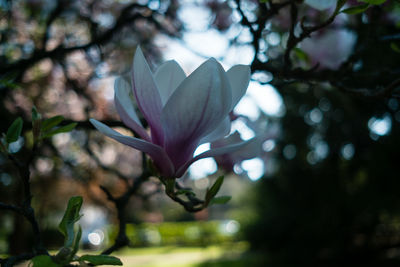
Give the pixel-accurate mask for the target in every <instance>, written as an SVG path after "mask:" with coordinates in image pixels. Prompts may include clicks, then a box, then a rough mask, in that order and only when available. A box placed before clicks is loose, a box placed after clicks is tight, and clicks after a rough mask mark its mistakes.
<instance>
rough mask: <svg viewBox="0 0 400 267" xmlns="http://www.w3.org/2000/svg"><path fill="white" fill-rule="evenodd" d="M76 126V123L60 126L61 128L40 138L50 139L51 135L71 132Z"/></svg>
mask: <svg viewBox="0 0 400 267" xmlns="http://www.w3.org/2000/svg"><path fill="white" fill-rule="evenodd" d="M76 125H78V123H76V122H73V123H70V124H67V125H65V126H61V127H59V128H56V129H54V130H53V131H50V132H47V133H45V134H44V135H43V136H42V138H48V137H52V136H53V135H56V134H59V133H67V132H70V131H72V130H73V129H74V128H75V127H76Z"/></svg>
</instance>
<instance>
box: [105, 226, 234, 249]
mask: <svg viewBox="0 0 400 267" xmlns="http://www.w3.org/2000/svg"><path fill="white" fill-rule="evenodd" d="M227 222H228V221H193V222H164V223H142V224H137V225H136V224H128V225H127V227H126V229H127V236H128V238H129V239H130V241H131V244H132V246H134V247H144V246H171V245H172V246H209V245H212V244H223V243H232V242H236V241H238V240H239V239H240V235H239V234H238V233H230V232H227V231H226V223H227ZM116 230H117V229H115V228H114V226H111V228H110V231H109V240H114V238H115V236H116V234H117V232H116Z"/></svg>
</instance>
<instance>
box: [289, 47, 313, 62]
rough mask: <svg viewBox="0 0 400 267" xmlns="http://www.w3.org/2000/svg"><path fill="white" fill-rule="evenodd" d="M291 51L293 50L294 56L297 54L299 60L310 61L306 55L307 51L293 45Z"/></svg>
mask: <svg viewBox="0 0 400 267" xmlns="http://www.w3.org/2000/svg"><path fill="white" fill-rule="evenodd" d="M293 51H294V52H295V54H296V56H297V57H298V58H299V59H300V60H302V61H305V62H309V61H310V58H309V57H308V55H307V53H306V52H304V51H303V50H301V49H300V48H298V47H295V48H294V49H293Z"/></svg>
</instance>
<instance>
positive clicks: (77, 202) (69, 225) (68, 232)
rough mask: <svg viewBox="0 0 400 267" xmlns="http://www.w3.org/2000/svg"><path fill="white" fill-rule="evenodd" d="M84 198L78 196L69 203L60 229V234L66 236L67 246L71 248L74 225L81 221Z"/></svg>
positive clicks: (59, 226)
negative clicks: (80, 212)
mask: <svg viewBox="0 0 400 267" xmlns="http://www.w3.org/2000/svg"><path fill="white" fill-rule="evenodd" d="M82 202H83V200H82V197H81V196H76V197H71V198H70V199H69V201H68V206H67V209H66V211H65V213H64V217H63V218H62V220H61V222H60V224H59V225H58V228H59V230H60V232H61V233H62V234H63V235H64V236H65V246H66V247H70V246H72V243H73V241H74V236H75V232H74V224H75V223H76V222H77V221H78V220H79V219H80V217H81V215H79V211H80V209H81V207H82Z"/></svg>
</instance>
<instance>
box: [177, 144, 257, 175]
mask: <svg viewBox="0 0 400 267" xmlns="http://www.w3.org/2000/svg"><path fill="white" fill-rule="evenodd" d="M251 142H255V138H253V139H251V140H248V141H245V142H240V143H237V144H232V145H229V146H224V147H218V148H214V149H210V150H208V151H206V152H203V153H201V154H199V155H197V156H196V157H194V158H192V159H191V160H189V161H187V162H186V163H185V164H184V165H182V167H180V168H179V170H178V171H177V172H176V177H181V176H182V175H183V174H184V173H185V171H186V170H187V168H188V167H189V166H190V164H192V163H193V162H195V161H197V160H199V159H204V158H209V157H215V156H220V155H223V154H228V153H232V152H234V151H237V150H239V149H241V148H243V147H244V146H246V145H249V144H250V143H251Z"/></svg>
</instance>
